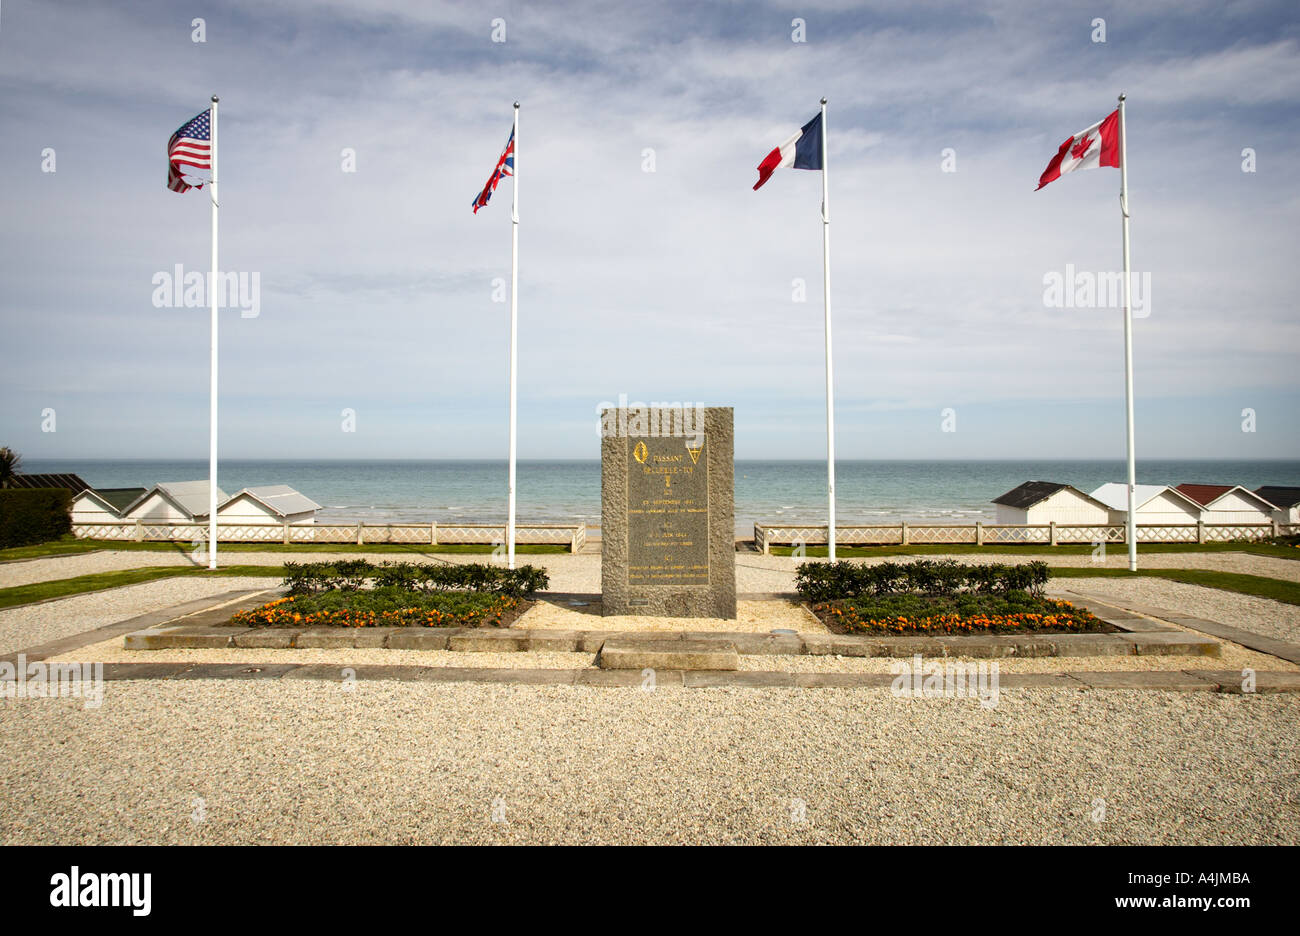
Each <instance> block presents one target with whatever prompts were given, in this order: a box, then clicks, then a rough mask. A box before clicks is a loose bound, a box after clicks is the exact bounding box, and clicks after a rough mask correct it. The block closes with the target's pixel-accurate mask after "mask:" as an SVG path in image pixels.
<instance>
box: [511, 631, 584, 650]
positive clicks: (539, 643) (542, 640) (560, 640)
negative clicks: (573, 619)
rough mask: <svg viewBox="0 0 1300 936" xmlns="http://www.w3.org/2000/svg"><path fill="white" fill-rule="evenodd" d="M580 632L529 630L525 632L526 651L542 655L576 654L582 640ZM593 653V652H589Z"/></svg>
mask: <svg viewBox="0 0 1300 936" xmlns="http://www.w3.org/2000/svg"><path fill="white" fill-rule="evenodd" d="M580 633H581V632H580V631H573V630H554V631H553V630H530V631H525V634H526V635H527V638H528V649H529V650H533V651H537V652H544V653H577V652H578V649H579V645H580V644H581V643H582V638H581V637H580V636H579V635H580ZM591 652H592V653H595V652H596V651H595V650H592V651H591Z"/></svg>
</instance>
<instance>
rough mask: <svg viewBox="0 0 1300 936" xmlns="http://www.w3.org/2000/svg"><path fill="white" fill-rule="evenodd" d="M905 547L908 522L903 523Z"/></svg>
mask: <svg viewBox="0 0 1300 936" xmlns="http://www.w3.org/2000/svg"><path fill="white" fill-rule="evenodd" d="M903 545H904V546H906V545H907V521H906V520H904V521H903Z"/></svg>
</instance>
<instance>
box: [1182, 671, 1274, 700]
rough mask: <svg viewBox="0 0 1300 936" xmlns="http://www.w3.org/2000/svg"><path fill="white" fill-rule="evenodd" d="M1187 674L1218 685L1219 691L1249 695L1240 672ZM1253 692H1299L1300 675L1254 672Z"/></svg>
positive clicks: (1198, 672)
mask: <svg viewBox="0 0 1300 936" xmlns="http://www.w3.org/2000/svg"><path fill="white" fill-rule="evenodd" d="M1187 673H1188V674H1189V675H1192V676H1196V677H1198V678H1200V679H1208V680H1211V681H1213V682H1215V683H1218V685H1219V691H1221V692H1228V693H1233V694H1238V695H1249V694H1250V693H1248V692H1246V689H1245V681H1246V677H1245V674H1243V673H1242V671H1241V670H1187ZM1254 691H1255V692H1257V693H1260V694H1264V693H1270V692H1300V673H1289V672H1282V671H1276V670H1275V671H1259V670H1257V671H1256V672H1255V689H1254Z"/></svg>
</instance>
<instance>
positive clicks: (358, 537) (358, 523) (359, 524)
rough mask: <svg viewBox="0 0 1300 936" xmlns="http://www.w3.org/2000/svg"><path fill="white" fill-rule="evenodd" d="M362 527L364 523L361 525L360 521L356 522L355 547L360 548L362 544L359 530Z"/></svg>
mask: <svg viewBox="0 0 1300 936" xmlns="http://www.w3.org/2000/svg"><path fill="white" fill-rule="evenodd" d="M364 526H365V524H364V523H361V522H360V521H358V522H357V545H358V546H360V545H361V543H362V536H361V529H362V527H364Z"/></svg>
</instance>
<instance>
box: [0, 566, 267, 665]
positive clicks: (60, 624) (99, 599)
mask: <svg viewBox="0 0 1300 936" xmlns="http://www.w3.org/2000/svg"><path fill="white" fill-rule="evenodd" d="M275 584H276V583H275V582H274V581H269V580H267V579H261V578H244V577H242V576H238V577H234V578H209V579H204V578H198V577H194V578H190V577H186V576H182V577H180V578H172V579H161V580H159V581H157V582H144V583H143V584H140V585H129V586H127V587H125V588H114V589H110V590H108V591H102V592H92V593H90V594H86V595H74V596H72V597H70V598H63V599H60V600H59V601H48V602H44V603H42V604H35V605H28V606H27V607H23V608H10V609H9V610H7V611H0V653H12V652H13V651H15V650H24V649H26V648H28V647H34V646H37V645H38V644H43V643H46V642H48V641H51V640H57V639H59V638H60V637H68V636H71V635H72V634H80V633H84V632H85V631H90V630H94V629H95V628H97V627H104V626H106V625H108V624H116V623H117V622H118V621H125V620H127V619H128V618H133V617H135V616H136V615H140V614H147V613H148V612H150V611H161V610H162V609H164V608H170V607H173V606H174V605H178V604H183V603H184V602H186V601H193V600H195V599H197V598H206V597H207V596H209V595H219V594H221V593H222V592H228V591H234V590H235V589H239V588H268V587H271V586H273V585H275Z"/></svg>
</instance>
